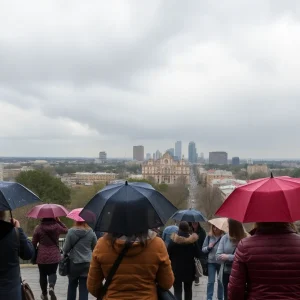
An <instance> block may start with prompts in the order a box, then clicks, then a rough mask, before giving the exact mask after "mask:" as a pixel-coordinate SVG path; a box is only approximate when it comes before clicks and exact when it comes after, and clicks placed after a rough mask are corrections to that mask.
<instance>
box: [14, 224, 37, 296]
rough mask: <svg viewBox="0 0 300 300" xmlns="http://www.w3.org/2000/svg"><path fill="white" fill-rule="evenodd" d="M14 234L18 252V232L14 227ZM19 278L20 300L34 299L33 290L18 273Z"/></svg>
mask: <svg viewBox="0 0 300 300" xmlns="http://www.w3.org/2000/svg"><path fill="white" fill-rule="evenodd" d="M15 231H16V235H17V241H18V252H19V253H20V232H19V229H18V228H16V227H15ZM20 279H21V293H22V300H34V295H33V292H32V290H31V288H30V286H29V284H28V283H27V282H25V280H23V279H22V276H21V274H20Z"/></svg>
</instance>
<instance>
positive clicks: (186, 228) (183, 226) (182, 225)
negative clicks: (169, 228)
mask: <svg viewBox="0 0 300 300" xmlns="http://www.w3.org/2000/svg"><path fill="white" fill-rule="evenodd" d="M179 230H180V231H182V232H185V233H188V232H189V231H190V226H189V223H188V222H186V221H181V222H180V224H179Z"/></svg>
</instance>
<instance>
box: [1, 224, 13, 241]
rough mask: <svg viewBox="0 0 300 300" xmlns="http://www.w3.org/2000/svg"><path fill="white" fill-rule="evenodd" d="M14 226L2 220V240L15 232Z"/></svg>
mask: <svg viewBox="0 0 300 300" xmlns="http://www.w3.org/2000/svg"><path fill="white" fill-rule="evenodd" d="M13 228H14V226H13V225H12V224H11V223H9V222H6V221H3V220H0V240H1V239H3V238H4V237H5V236H6V235H7V234H9V233H10V232H11V231H12V230H13Z"/></svg>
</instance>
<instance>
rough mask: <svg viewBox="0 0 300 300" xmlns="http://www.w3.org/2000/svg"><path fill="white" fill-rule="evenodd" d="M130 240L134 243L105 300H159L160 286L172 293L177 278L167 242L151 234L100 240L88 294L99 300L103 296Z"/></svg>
mask: <svg viewBox="0 0 300 300" xmlns="http://www.w3.org/2000/svg"><path fill="white" fill-rule="evenodd" d="M128 240H131V241H134V243H133V244H132V245H131V247H130V248H129V250H128V252H127V253H126V254H125V257H124V258H123V259H122V261H121V264H120V266H119V267H118V269H117V271H116V273H115V275H114V276H113V280H112V282H111V284H110V285H109V287H108V290H107V292H106V294H105V296H104V298H103V299H105V300H119V299H122V300H132V299H139V300H157V288H156V285H157V284H158V285H159V286H160V287H161V288H162V289H165V290H168V289H170V288H171V287H172V285H173V282H174V275H173V272H172V268H171V262H170V259H169V256H168V253H167V249H166V246H165V244H164V242H163V240H162V239H160V238H158V237H157V236H156V233H155V232H153V231H151V230H149V231H148V232H145V233H142V234H136V235H134V236H133V237H126V236H120V235H118V234H106V235H105V236H104V237H103V238H100V239H99V240H98V243H97V245H96V247H95V249H94V252H93V257H92V261H91V265H90V270H89V274H88V280H87V287H88V290H89V292H90V293H91V294H92V295H93V296H95V297H99V296H100V295H101V291H102V289H103V284H102V282H103V280H104V279H105V278H107V276H108V274H109V271H110V269H111V268H112V266H113V264H114V262H115V261H116V259H117V257H118V256H119V254H120V253H121V251H122V249H123V248H124V245H125V243H126V241H128Z"/></svg>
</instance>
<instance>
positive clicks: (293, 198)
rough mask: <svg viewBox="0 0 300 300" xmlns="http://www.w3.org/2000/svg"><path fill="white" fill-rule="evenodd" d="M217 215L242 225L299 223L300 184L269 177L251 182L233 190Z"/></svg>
mask: <svg viewBox="0 0 300 300" xmlns="http://www.w3.org/2000/svg"><path fill="white" fill-rule="evenodd" d="M216 214H217V215H219V216H222V217H228V218H232V219H235V220H237V221H240V222H243V223H250V222H294V221H297V220H300V181H299V180H297V179H296V178H288V177H287V176H283V177H273V176H272V175H271V177H270V178H263V179H258V180H253V181H251V182H249V183H248V184H246V185H243V186H241V187H238V188H236V189H235V190H234V191H233V192H232V193H231V194H230V195H229V196H228V198H227V199H226V200H225V201H224V203H223V204H222V205H221V207H220V208H219V209H218V211H217V212H216Z"/></svg>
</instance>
